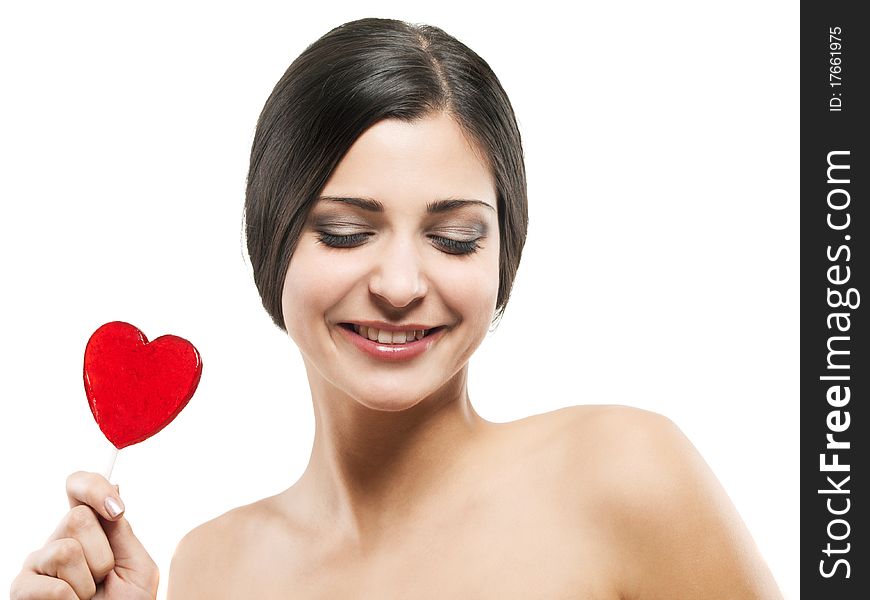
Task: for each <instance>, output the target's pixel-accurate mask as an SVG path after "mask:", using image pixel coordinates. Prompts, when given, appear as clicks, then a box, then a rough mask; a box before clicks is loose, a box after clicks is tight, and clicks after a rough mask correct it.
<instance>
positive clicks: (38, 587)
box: [9, 570, 79, 600]
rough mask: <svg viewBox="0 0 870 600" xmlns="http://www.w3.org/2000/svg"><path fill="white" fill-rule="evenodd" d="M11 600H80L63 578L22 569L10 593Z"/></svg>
mask: <svg viewBox="0 0 870 600" xmlns="http://www.w3.org/2000/svg"><path fill="white" fill-rule="evenodd" d="M9 594H10V595H9V597H10V598H11V600H79V597H78V595H76V593H75V591H73V589H72V588H71V587H70V585H69V584H68V583H67V582H66V581H64V580H63V579H57V578H56V577H49V576H48V575H40V574H39V573H34V572H33V571H29V570H28V571H22V572H21V573H19V575H18V577H16V578H15V581H13V582H12V588H11V590H10V593H9Z"/></svg>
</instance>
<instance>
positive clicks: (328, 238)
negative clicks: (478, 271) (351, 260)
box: [317, 231, 480, 256]
mask: <svg viewBox="0 0 870 600" xmlns="http://www.w3.org/2000/svg"><path fill="white" fill-rule="evenodd" d="M370 235H372V234H370V233H352V234H350V235H334V234H332V233H327V232H325V231H318V232H317V241H318V242H320V243H321V244H325V245H326V246H329V247H330V248H354V247H356V246H359V245H361V244H362V243H363V242H365V241H366V239H367V238H368V237H369V236H370ZM429 237H430V238H431V239H433V240H435V241H436V243H437V244H438V245H439V246H441V248H442V249H445V250H444V251H445V252H446V253H447V254H454V255H457V256H461V255H465V254H473V253H475V252H477V251H478V250H479V249H480V244H478V243H477V240H471V241H470V242H463V241H459V240H453V239H450V238H445V237H441V236H438V235H432V236H429Z"/></svg>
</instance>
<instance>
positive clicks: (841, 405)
mask: <svg viewBox="0 0 870 600" xmlns="http://www.w3.org/2000/svg"><path fill="white" fill-rule="evenodd" d="M861 4H862V3H859V2H854V3H846V2H824V1H819V0H817V1H815V2H803V3H801V32H800V33H801V40H800V45H801V48H800V63H801V64H800V77H801V83H800V94H801V98H800V101H801V107H800V127H801V148H800V161H801V165H800V173H801V175H800V177H801V181H800V190H801V191H800V194H801V197H800V209H801V225H800V227H801V242H800V245H801V250H800V260H801V282H800V301H801V314H800V328H801V350H800V361H801V365H800V377H801V386H800V390H801V397H800V411H801V412H800V423H801V425H800V429H801V430H800V436H801V456H800V461H801V483H800V489H801V493H800V502H801V510H800V514H801V517H800V521H801V523H800V526H801V548H800V561H801V562H800V574H801V592H802V597H803V598H805V599H812V600H815V599H823V600H827V599H829V598H830V599H837V600H847V599H848V600H851V599H854V600H858V599H862V600H866V599H867V598H870V553H868V545H870V533H868V531H867V526H868V525H867V524H868V519H867V515H868V512H870V507H868V502H870V495H868V492H867V491H866V490H868V489H870V471H868V469H867V455H868V453H870V450H868V446H870V427H868V423H867V421H868V419H870V411H868V409H867V406H866V405H867V403H868V401H870V363H868V360H867V347H868V344H870V331H868V326H867V322H868V311H870V287H868V286H867V281H868V271H870V257H868V251H867V248H868V238H870V210H868V204H870V185H868V181H870V153H868V146H870V131H868V127H867V123H868V120H867V113H868V111H870V97H868V94H867V87H868V85H867V84H868V79H870V60H868V52H867V49H868V39H870V21H868V20H867V19H866V17H865V18H864V19H863V20H862V19H860V18H859V17H858V13H857V10H858V8H859V7H861ZM859 489H863V490H865V491H864V492H863V493H862V492H859Z"/></svg>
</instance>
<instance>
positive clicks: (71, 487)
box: [66, 471, 124, 521]
mask: <svg viewBox="0 0 870 600" xmlns="http://www.w3.org/2000/svg"><path fill="white" fill-rule="evenodd" d="M66 495H67V497H68V498H69V505H70V507H73V506H77V505H79V504H87V505H88V506H90V507H91V508H93V509H94V510H95V511H97V513H99V514H100V516H101V517H103V518H104V519H108V520H109V521H114V520H115V519H117V518H118V517H120V516H121V515H122V514H123V513H124V503H123V502H121V497H120V496H119V495H118V492H117V490H116V489H115V488H114V486H112V484H111V483H109V481H108V480H107V479H106V478H105V477H103V476H102V475H99V474H97V473H86V472H84V471H78V472H76V473H73V474H72V475H70V476H69V477H67V480H66Z"/></svg>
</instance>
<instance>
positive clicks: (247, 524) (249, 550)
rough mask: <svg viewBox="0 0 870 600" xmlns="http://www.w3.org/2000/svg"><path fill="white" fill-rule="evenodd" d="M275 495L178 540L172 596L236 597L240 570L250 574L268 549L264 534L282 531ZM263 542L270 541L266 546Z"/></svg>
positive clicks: (171, 572) (171, 578)
mask: <svg viewBox="0 0 870 600" xmlns="http://www.w3.org/2000/svg"><path fill="white" fill-rule="evenodd" d="M281 519H282V516H281V514H280V512H279V511H277V510H275V508H274V502H273V498H266V499H264V500H260V501H259V502H255V503H253V504H248V505H245V506H241V507H239V508H235V509H233V510H230V511H228V512H226V513H224V514H223V515H221V516H219V517H217V518H215V519H212V520H210V521H207V522H206V523H203V524H202V525H200V526H198V527H196V528H194V529H193V530H191V531H190V532H189V533H188V534H187V535H185V536H184V537H183V538H182V540H181V541H180V542H179V543H178V546H177V547H176V549H175V553H174V555H173V557H172V564H171V566H170V569H169V589H168V594H167V598H168V599H169V600H179V599H191V600H196V599H199V598H202V599H206V598H209V599H218V598H225V597H237V596H233V594H234V593H235V592H234V591H233V590H234V588H235V587H236V586H237V585H238V582H239V577H238V574H239V573H243V572H248V573H250V572H252V571H250V570H248V569H249V567H250V566H252V565H255V564H256V561H257V560H258V559H259V558H261V555H262V554H263V553H266V552H268V549H267V545H268V542H267V540H265V539H264V535H263V532H268V531H273V532H277V531H281V530H283V529H284V528H282V527H280V526H278V525H279V523H278V521H280V520H281ZM264 542H267V544H266V545H264Z"/></svg>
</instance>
